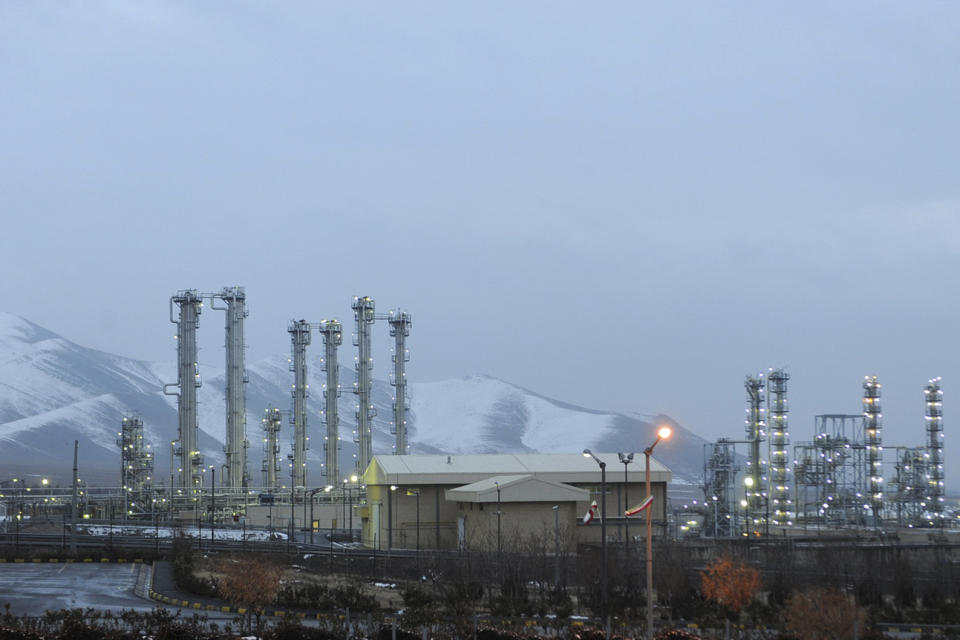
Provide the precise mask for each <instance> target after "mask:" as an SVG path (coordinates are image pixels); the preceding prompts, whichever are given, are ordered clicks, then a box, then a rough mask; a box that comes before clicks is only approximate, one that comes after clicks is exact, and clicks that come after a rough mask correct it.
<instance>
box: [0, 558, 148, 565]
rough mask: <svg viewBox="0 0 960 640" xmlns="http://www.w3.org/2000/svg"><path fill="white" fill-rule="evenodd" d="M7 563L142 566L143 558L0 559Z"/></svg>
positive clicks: (2, 562) (1, 561)
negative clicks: (128, 564) (129, 564)
mask: <svg viewBox="0 0 960 640" xmlns="http://www.w3.org/2000/svg"><path fill="white" fill-rule="evenodd" d="M8 562H10V563H18V564H19V563H23V564H26V563H27V562H30V563H32V564H57V563H60V562H62V563H63V564H73V563H75V562H82V563H100V564H112V563H116V564H127V563H133V564H143V562H144V561H143V558H133V559H130V560H128V559H127V558H100V559H98V560H94V559H93V558H47V559H43V558H30V559H27V558H14V559H13V560H9V559H7V558H0V564H5V563H8Z"/></svg>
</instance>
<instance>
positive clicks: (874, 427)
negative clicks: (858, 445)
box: [863, 376, 883, 526]
mask: <svg viewBox="0 0 960 640" xmlns="http://www.w3.org/2000/svg"><path fill="white" fill-rule="evenodd" d="M882 423H883V414H882V413H881V412H880V383H879V382H877V376H866V377H865V378H864V380H863V430H864V434H865V435H866V441H867V443H866V444H867V473H869V474H870V510H871V512H872V513H873V521H874V525H876V526H880V524H881V523H882V517H883V513H882V512H883V441H882V439H881V437H880V428H881V425H882Z"/></svg>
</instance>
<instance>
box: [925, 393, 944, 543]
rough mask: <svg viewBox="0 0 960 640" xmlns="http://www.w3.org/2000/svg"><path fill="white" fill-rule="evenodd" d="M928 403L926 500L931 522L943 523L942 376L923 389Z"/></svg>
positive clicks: (926, 416)
mask: <svg viewBox="0 0 960 640" xmlns="http://www.w3.org/2000/svg"><path fill="white" fill-rule="evenodd" d="M923 398H924V402H925V404H926V412H925V416H924V417H925V419H926V422H927V452H926V453H927V460H928V463H929V477H928V478H926V479H925V480H926V487H927V492H926V495H925V502H926V503H927V505H928V511H929V513H930V519H929V520H930V524H932V525H935V526H940V525H942V524H943V520H944V517H945V514H944V513H943V507H944V484H943V476H944V474H943V391H941V390H940V378H933V379H932V380H930V382H928V383H927V386H926V388H925V389H924V391H923Z"/></svg>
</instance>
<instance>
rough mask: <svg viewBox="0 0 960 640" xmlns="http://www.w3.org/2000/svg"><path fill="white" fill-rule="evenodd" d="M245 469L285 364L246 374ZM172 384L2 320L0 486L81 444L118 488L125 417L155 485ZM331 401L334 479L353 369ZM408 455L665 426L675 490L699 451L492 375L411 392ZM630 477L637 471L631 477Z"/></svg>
mask: <svg viewBox="0 0 960 640" xmlns="http://www.w3.org/2000/svg"><path fill="white" fill-rule="evenodd" d="M247 372H248V377H249V384H248V385H247V388H246V397H247V437H248V439H249V440H250V443H251V446H250V450H249V462H248V465H249V466H248V468H249V470H250V473H251V476H252V477H253V481H254V484H258V483H259V480H260V467H261V460H262V451H261V447H260V443H261V441H262V438H261V437H260V433H261V427H260V420H261V417H262V415H263V411H264V410H265V409H266V408H268V407H278V408H280V409H282V410H284V411H286V410H288V409H289V408H290V403H291V396H290V387H291V384H292V378H293V374H292V373H291V372H290V370H289V363H288V359H287V357H286V356H274V357H270V358H267V359H265V360H261V361H259V362H254V363H247ZM201 377H202V380H203V386H202V387H201V388H200V389H199V393H198V399H199V422H200V438H199V440H200V448H201V451H202V453H203V455H204V456H205V458H206V459H207V462H216V461H221V462H222V461H223V440H224V431H225V429H224V407H225V399H224V375H223V371H222V370H217V369H215V368H210V367H201ZM308 378H309V380H308V382H309V385H310V388H311V389H312V390H313V393H312V395H311V397H310V398H309V399H308V402H307V410H308V433H310V434H312V436H313V438H312V440H313V442H314V443H316V444H315V446H313V447H312V449H311V451H310V452H309V457H308V465H309V467H308V477H309V479H310V483H311V484H322V483H323V482H324V480H323V479H322V476H321V471H320V462H321V460H322V458H323V447H322V444H320V443H322V438H323V435H324V434H325V432H326V427H325V425H323V424H322V422H321V418H320V415H321V406H322V402H323V397H322V391H321V390H322V389H323V379H324V373H323V371H322V370H321V361H320V354H319V350H317V351H315V352H314V353H312V354H310V357H309V361H308ZM175 380H176V365H175V364H174V363H173V362H170V363H149V362H141V361H138V360H133V359H131V358H125V357H123V356H117V355H113V354H109V353H105V352H102V351H96V350H94V349H88V348H85V347H81V346H79V345H77V344H74V343H72V342H70V341H69V340H66V339H64V338H62V337H60V336H58V335H56V334H54V333H52V332H50V331H48V330H46V329H44V328H42V327H39V326H37V325H36V324H33V323H32V322H30V321H28V320H25V319H23V318H20V317H18V316H15V315H12V314H5V313H0V468H2V469H3V471H0V478H2V477H3V476H5V475H8V474H9V475H11V476H12V475H19V474H25V473H38V474H44V475H49V476H51V477H54V478H57V477H63V478H69V476H70V467H71V465H72V455H73V440H75V439H76V440H79V441H80V466H81V476H82V477H87V478H90V479H92V480H97V481H99V482H110V481H116V480H118V479H119V465H120V455H119V449H118V447H117V445H116V439H117V431H118V429H119V426H120V421H121V418H122V417H123V416H128V415H139V416H141V417H142V418H143V421H144V430H145V435H146V437H147V439H148V440H149V441H150V443H151V445H152V448H153V450H154V452H155V459H156V471H155V474H156V476H157V478H158V480H160V481H161V482H162V481H163V480H164V479H165V478H166V477H167V474H168V469H169V448H170V446H169V445H170V442H171V441H172V440H175V439H176V436H177V414H176V397H174V396H165V395H164V394H163V391H162V389H163V385H164V383H168V382H174V381H175ZM340 380H341V388H342V389H343V393H342V396H341V398H340V400H339V408H340V434H341V438H342V443H343V444H342V447H343V448H342V451H341V468H343V469H352V468H353V454H354V452H355V451H356V447H355V445H354V444H353V442H352V439H353V438H352V434H353V431H354V429H355V426H356V421H355V417H354V407H355V396H354V395H353V393H351V390H352V388H353V382H354V372H353V369H352V368H348V367H341V370H340ZM409 387H410V395H411V399H412V406H411V412H410V416H409V417H408V425H409V430H410V431H409V437H408V440H409V443H410V449H411V452H412V453H467V452H471V453H494V452H545V453H549V452H571V451H581V450H583V449H584V448H586V447H589V448H591V449H594V450H596V451H617V450H619V451H639V450H640V449H641V448H642V446H644V445H645V444H648V443H649V442H652V440H653V438H654V437H655V435H654V434H655V431H656V428H657V426H659V425H660V424H662V423H664V422H668V423H670V424H672V425H673V426H674V429H675V433H676V435H675V436H674V437H673V438H671V440H670V441H669V444H668V443H664V444H661V445H660V446H659V447H658V449H657V458H658V459H660V460H662V461H663V462H664V463H665V464H667V465H668V466H669V467H670V468H671V469H673V470H674V474H675V475H676V476H677V477H678V479H687V480H691V481H692V480H693V479H694V478H696V476H697V475H698V474H699V473H700V469H701V465H702V459H703V458H702V449H703V444H704V442H705V441H704V440H702V439H701V438H699V437H698V436H696V435H694V434H692V433H691V432H689V431H687V430H686V429H684V428H683V427H682V426H680V425H678V424H676V423H674V422H673V421H672V420H671V419H670V418H669V417H667V416H653V417H646V418H642V417H640V416H635V415H622V414H616V413H610V412H602V411H594V410H591V409H585V408H582V407H576V406H573V405H570V404H566V403H563V402H559V401H556V400H552V399H550V398H546V397H544V396H541V395H539V394H536V393H534V392H532V391H528V390H526V389H523V388H521V387H518V386H515V385H512V384H510V383H507V382H504V381H502V380H498V379H496V378H492V377H489V376H470V377H464V378H458V379H453V380H444V381H440V382H425V383H412V384H410V385H409ZM372 398H373V403H374V405H375V406H376V408H377V416H376V417H375V418H374V423H373V450H374V453H389V452H391V451H392V443H393V436H392V435H391V434H390V422H391V414H392V388H391V387H390V385H389V384H388V383H386V382H384V381H381V380H375V381H374V386H373V396H372ZM292 431H293V428H292V426H288V425H284V428H283V429H282V430H281V442H282V455H283V456H285V455H286V453H287V452H288V451H290V441H289V437H290V435H291V433H292ZM635 468H636V467H635Z"/></svg>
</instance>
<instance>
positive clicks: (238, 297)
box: [210, 287, 250, 493]
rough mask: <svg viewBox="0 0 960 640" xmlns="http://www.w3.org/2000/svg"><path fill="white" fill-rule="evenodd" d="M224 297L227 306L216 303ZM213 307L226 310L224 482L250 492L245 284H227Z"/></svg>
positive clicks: (233, 488)
mask: <svg viewBox="0 0 960 640" xmlns="http://www.w3.org/2000/svg"><path fill="white" fill-rule="evenodd" d="M217 300H222V301H223V302H224V303H225V304H226V306H225V307H218V306H216V302H217ZM210 302H211V304H210V307H211V308H212V309H216V310H218V311H226V327H225V331H226V345H225V347H226V349H225V350H226V388H225V390H224V396H225V399H226V414H227V437H226V441H227V442H226V444H225V445H224V447H223V450H224V453H225V454H226V464H225V465H224V469H225V471H226V473H225V478H224V480H223V485H224V486H225V487H227V488H229V489H232V490H238V489H239V490H241V491H242V492H244V493H245V492H246V490H247V485H248V484H249V481H250V475H249V474H248V473H247V448H248V447H249V446H250V442H249V441H248V440H247V401H246V393H245V385H246V384H247V382H249V379H248V378H247V372H246V369H245V368H244V339H243V321H244V319H245V318H246V317H247V316H248V315H249V312H248V311H247V296H246V293H245V292H244V289H243V287H225V288H224V289H223V290H222V291H221V292H220V293H217V294H214V295H211V296H210Z"/></svg>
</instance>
